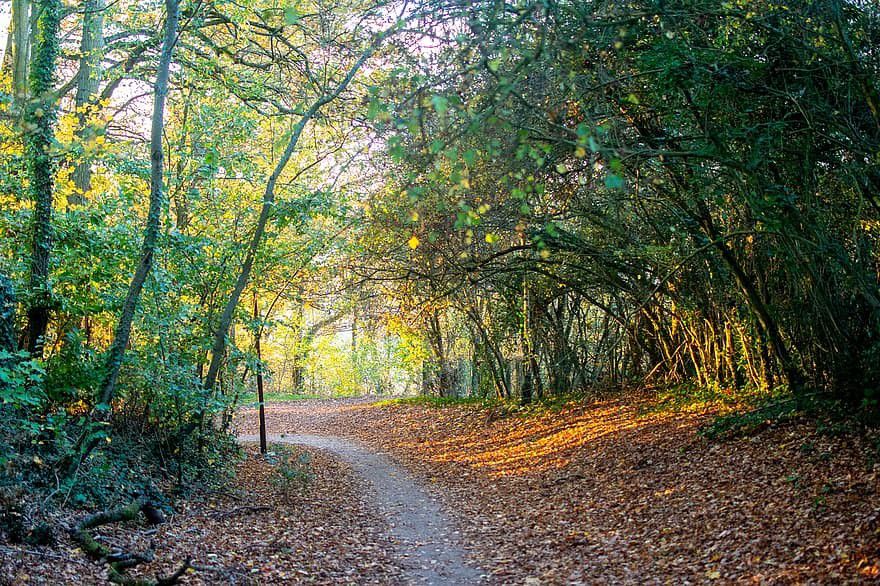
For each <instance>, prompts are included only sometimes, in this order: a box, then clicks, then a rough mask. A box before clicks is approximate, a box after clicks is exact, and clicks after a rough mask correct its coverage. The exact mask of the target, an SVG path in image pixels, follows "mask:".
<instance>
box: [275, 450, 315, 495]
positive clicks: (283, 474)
mask: <svg viewBox="0 0 880 586" xmlns="http://www.w3.org/2000/svg"><path fill="white" fill-rule="evenodd" d="M279 449H280V450H281V452H280V453H279V454H278V456H277V462H276V463H275V467H274V473H275V477H274V479H273V481H274V483H275V484H276V486H279V487H281V488H284V489H286V490H296V491H303V490H305V489H306V488H307V487H308V485H309V484H311V482H312V480H314V473H313V472H312V468H311V466H312V457H311V455H310V454H309V453H308V452H299V451H296V450H292V449H288V448H287V447H286V446H281V447H279Z"/></svg>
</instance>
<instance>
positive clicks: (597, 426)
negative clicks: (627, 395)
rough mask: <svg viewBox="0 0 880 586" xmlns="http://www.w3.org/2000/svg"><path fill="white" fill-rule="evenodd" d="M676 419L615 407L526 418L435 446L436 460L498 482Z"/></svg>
mask: <svg viewBox="0 0 880 586" xmlns="http://www.w3.org/2000/svg"><path fill="white" fill-rule="evenodd" d="M676 420H678V421H682V422H683V421H684V419H683V417H682V415H681V414H680V413H673V412H660V413H649V414H646V415H639V414H638V413H637V412H636V411H635V410H634V409H633V408H631V407H622V406H620V405H617V404H615V405H610V406H605V407H600V408H593V409H591V410H590V411H589V412H588V413H584V414H581V415H579V416H577V417H575V418H571V419H567V420H566V421H565V423H564V424H561V423H560V421H559V419H558V418H556V419H554V418H549V417H542V418H536V419H524V420H520V421H516V422H515V423H514V427H513V428H508V429H505V428H504V426H503V425H501V426H496V427H493V428H491V429H488V430H487V431H486V432H485V433H481V434H480V435H469V436H464V437H463V436H461V435H456V436H454V437H451V438H448V439H446V440H443V441H439V442H432V447H433V448H434V449H435V450H436V451H437V453H435V454H434V455H433V456H432V460H433V461H435V462H456V463H460V464H465V465H467V466H470V467H472V468H478V469H483V470H486V471H487V472H488V473H489V474H490V475H492V476H494V477H501V476H511V475H523V474H526V473H535V472H543V471H546V470H549V469H556V468H562V467H565V466H567V465H568V464H570V463H571V458H572V456H573V455H574V454H575V453H577V452H578V450H579V449H580V448H583V447H587V446H589V444H591V443H594V442H597V441H598V440H600V439H602V438H606V439H611V440H612V441H614V436H616V435H618V434H621V435H623V434H626V435H631V433H632V432H634V431H637V430H643V429H646V428H648V427H652V426H656V425H658V424H661V423H663V424H668V423H671V422H674V421H676ZM413 446H414V447H415V444H413Z"/></svg>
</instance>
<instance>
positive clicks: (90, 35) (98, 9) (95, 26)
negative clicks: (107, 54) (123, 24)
mask: <svg viewBox="0 0 880 586" xmlns="http://www.w3.org/2000/svg"><path fill="white" fill-rule="evenodd" d="M82 22H83V32H82V40H81V41H80V45H79V52H80V61H79V73H78V77H77V81H76V100H75V104H76V116H77V125H76V137H77V139H78V140H79V141H80V142H82V141H84V140H86V139H87V138H88V136H87V135H88V130H87V129H88V124H89V117H90V116H91V115H92V114H93V113H94V112H93V111H92V109H93V107H94V104H95V96H97V95H98V88H99V87H100V85H101V78H102V74H103V71H102V70H101V59H102V57H103V49H104V0H84V2H83V21H82ZM71 178H72V179H73V184H74V187H75V188H76V189H75V191H74V193H73V195H71V196H70V197H69V198H68V203H70V204H72V205H82V204H83V203H85V197H86V193H88V191H89V190H90V189H91V187H92V165H91V161H90V160H89V157H88V156H85V155H84V156H83V158H82V159H81V160H80V161H79V162H78V163H77V164H76V167H75V168H74V170H73V174H72V176H71Z"/></svg>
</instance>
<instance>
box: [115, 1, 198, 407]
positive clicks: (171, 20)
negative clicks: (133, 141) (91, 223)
mask: <svg viewBox="0 0 880 586" xmlns="http://www.w3.org/2000/svg"><path fill="white" fill-rule="evenodd" d="M165 12H166V14H165V26H164V31H165V32H164V37H163V40H162V53H161V55H160V57H159V65H158V67H157V70H156V82H155V84H154V86H153V115H152V124H151V125H150V207H149V211H148V214H147V223H146V227H145V229H144V240H143V244H142V245H141V257H140V262H139V263H138V265H137V270H136V271H135V273H134V275H133V276H132V279H131V284H130V285H129V289H128V295H127V296H126V298H125V302H124V304H123V306H122V313H121V314H120V316H119V322H118V324H117V325H116V331H115V333H114V335H113V342H112V344H111V345H110V348H109V350H108V351H107V359H106V366H105V371H106V372H105V374H104V379H103V382H102V383H101V395H100V396H101V403H102V404H104V405H109V404H110V402H111V401H112V400H113V397H114V395H115V393H116V381H117V378H118V377H119V369H120V368H121V367H122V358H123V356H124V354H125V348H126V346H128V341H129V337H130V336H131V327H132V322H133V321H134V314H135V311H136V310H137V306H138V302H139V300H140V296H141V290H142V289H143V286H144V282H145V281H146V280H147V276H148V275H149V274H150V269H151V268H152V267H153V257H154V255H155V253H156V246H157V242H158V239H159V223H160V221H161V215H162V205H163V202H164V193H163V190H164V184H163V175H162V173H163V169H164V156H163V150H162V148H163V145H162V131H163V129H164V126H165V99H166V97H167V95H168V78H169V76H170V70H171V61H172V57H173V54H174V46H175V44H176V43H177V35H178V21H179V17H180V0H165Z"/></svg>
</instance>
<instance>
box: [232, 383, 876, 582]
mask: <svg viewBox="0 0 880 586" xmlns="http://www.w3.org/2000/svg"><path fill="white" fill-rule="evenodd" d="M712 416H713V410H712V408H709V407H705V408H691V409H666V408H661V406H659V405H658V404H657V403H656V401H653V400H650V399H644V398H642V399H638V398H632V397H623V398H618V399H614V400H606V401H599V402H595V403H592V404H589V405H576V404H572V405H568V406H564V407H562V408H557V409H553V410H544V411H540V410H537V411H533V412H530V413H529V414H526V415H523V414H521V413H519V412H516V411H514V412H511V413H507V412H505V409H504V408H501V407H485V406H477V405H473V406H468V405H453V406H448V407H436V406H425V405H417V404H416V405H406V404H403V405H400V404H391V405H388V404H379V405H375V404H371V402H369V401H366V400H363V399H348V400H346V399H341V400H311V401H300V402H291V403H278V404H271V403H270V404H269V406H268V415H267V421H268V429H269V432H270V433H271V434H293V433H296V434H310V435H319V436H333V437H345V438H350V439H355V440H357V441H358V442H360V443H361V444H362V445H364V446H367V447H368V448H370V449H372V450H374V451H376V452H381V453H385V454H388V456H390V458H391V459H392V460H393V461H395V462H397V463H399V465H401V466H402V467H404V468H405V469H407V470H408V471H409V472H410V473H411V474H412V475H413V476H414V477H415V478H416V479H417V480H419V481H420V482H421V483H422V484H423V485H424V486H425V487H427V490H428V491H429V492H431V493H432V494H433V495H434V496H435V497H436V498H438V499H439V500H440V502H442V503H444V505H445V507H444V508H445V511H446V512H447V514H448V515H450V516H451V518H452V519H453V522H455V523H457V525H458V527H459V528H460V529H461V531H462V533H463V536H464V545H465V546H466V547H467V548H468V549H469V550H470V551H471V552H472V555H473V557H474V559H475V560H476V563H477V564H479V566H480V567H481V568H482V569H483V571H484V572H485V573H486V574H487V576H486V582H488V583H491V584H530V585H537V584H580V583H583V584H595V583H631V584H636V583H638V584H645V583H656V584H663V583H670V582H671V583H677V584H686V583H692V584H694V583H709V582H718V583H730V582H739V583H761V584H766V583H771V584H772V583H779V584H790V583H811V584H814V583H827V584H840V583H859V582H873V581H876V580H877V579H878V575H880V484H878V483H880V477H878V473H880V463H876V462H875V461H874V457H875V456H876V454H877V448H876V444H875V440H872V439H871V438H868V437H865V436H863V435H860V434H854V433H851V432H840V431H839V430H838V432H837V433H830V432H829V431H827V430H826V431H822V430H820V429H819V428H818V426H817V425H816V424H815V423H804V422H801V423H785V424H778V425H774V426H770V427H769V428H768V429H764V430H763V431H761V432H760V433H759V434H757V435H755V436H752V437H744V438H739V439H733V440H728V441H724V442H713V441H709V440H707V439H704V438H703V437H702V436H701V435H699V434H698V433H697V432H698V429H699V426H700V425H702V424H704V423H706V422H707V421H709V420H710V419H711V417H712ZM256 421H257V417H256V412H255V411H254V410H243V411H241V412H240V413H239V416H238V418H237V420H236V426H237V428H238V430H239V432H240V433H248V434H253V433H256ZM362 578H363V577H362Z"/></svg>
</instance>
